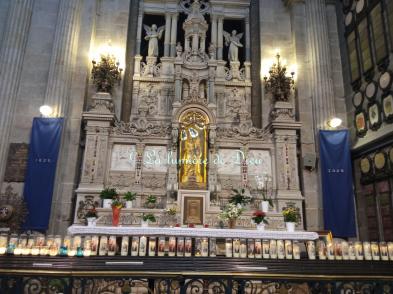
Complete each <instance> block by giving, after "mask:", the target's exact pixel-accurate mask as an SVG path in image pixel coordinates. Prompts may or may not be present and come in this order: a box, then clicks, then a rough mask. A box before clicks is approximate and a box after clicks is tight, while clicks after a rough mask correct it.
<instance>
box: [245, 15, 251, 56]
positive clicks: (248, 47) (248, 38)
mask: <svg viewBox="0 0 393 294" xmlns="http://www.w3.org/2000/svg"><path fill="white" fill-rule="evenodd" d="M244 22H245V25H246V61H250V60H251V36H250V18H249V17H246V18H245V19H244Z"/></svg>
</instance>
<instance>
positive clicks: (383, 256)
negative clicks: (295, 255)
mask: <svg viewBox="0 0 393 294" xmlns="http://www.w3.org/2000/svg"><path fill="white" fill-rule="evenodd" d="M306 244H307V253H308V257H309V259H316V256H318V258H319V259H320V260H325V259H327V260H376V261H378V260H383V261H387V260H393V242H360V241H356V242H347V241H336V242H326V243H325V242H324V241H317V242H316V243H315V242H314V241H307V243H306Z"/></svg>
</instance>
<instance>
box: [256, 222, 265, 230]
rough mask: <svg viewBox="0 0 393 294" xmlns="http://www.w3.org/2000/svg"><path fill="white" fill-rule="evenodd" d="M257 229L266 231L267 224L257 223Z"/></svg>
mask: <svg viewBox="0 0 393 294" xmlns="http://www.w3.org/2000/svg"><path fill="white" fill-rule="evenodd" d="M257 230H258V231H264V230H265V224H263V223H260V224H257Z"/></svg>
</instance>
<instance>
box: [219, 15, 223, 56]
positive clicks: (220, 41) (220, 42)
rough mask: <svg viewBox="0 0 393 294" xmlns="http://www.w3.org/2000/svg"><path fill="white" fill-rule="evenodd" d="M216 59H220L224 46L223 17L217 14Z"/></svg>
mask: <svg viewBox="0 0 393 294" xmlns="http://www.w3.org/2000/svg"><path fill="white" fill-rule="evenodd" d="M217 30H218V32H217V59H218V60H222V57H223V54H222V51H223V50H222V48H223V46H224V35H223V32H224V17H223V16H219V17H218V28H217Z"/></svg>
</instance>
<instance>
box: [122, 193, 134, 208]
mask: <svg viewBox="0 0 393 294" xmlns="http://www.w3.org/2000/svg"><path fill="white" fill-rule="evenodd" d="M135 199H136V193H134V192H130V191H128V192H127V193H126V194H124V200H125V201H126V208H132V201H134V200H135Z"/></svg>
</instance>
